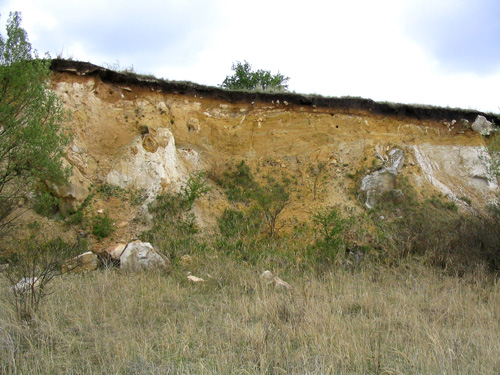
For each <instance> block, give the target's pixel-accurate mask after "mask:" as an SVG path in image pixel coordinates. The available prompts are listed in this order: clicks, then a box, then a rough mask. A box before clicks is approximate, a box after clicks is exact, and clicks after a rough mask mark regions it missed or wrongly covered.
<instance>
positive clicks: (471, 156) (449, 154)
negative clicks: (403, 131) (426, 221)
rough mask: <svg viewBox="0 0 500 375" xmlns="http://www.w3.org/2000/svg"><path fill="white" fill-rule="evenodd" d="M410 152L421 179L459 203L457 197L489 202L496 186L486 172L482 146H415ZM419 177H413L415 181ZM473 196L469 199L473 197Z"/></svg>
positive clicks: (486, 158) (487, 158)
mask: <svg viewBox="0 0 500 375" xmlns="http://www.w3.org/2000/svg"><path fill="white" fill-rule="evenodd" d="M413 152H414V156H415V159H416V162H417V164H418V166H419V167H420V170H421V175H422V177H423V179H425V180H426V181H428V182H429V183H430V184H431V185H433V186H434V187H435V188H436V189H438V190H439V191H440V192H441V193H442V194H443V195H445V196H447V197H448V198H449V199H451V200H453V201H456V203H457V204H459V205H461V204H463V202H462V201H461V200H460V199H459V197H468V198H474V199H475V200H476V201H477V203H479V204H485V203H492V202H493V198H494V196H495V195H494V192H495V191H497V189H498V186H497V184H496V182H495V180H494V179H493V178H492V176H490V174H489V173H488V168H487V164H488V160H489V155H488V153H487V150H486V148H485V147H484V146H445V145H443V146H436V145H431V144H423V145H419V146H417V145H415V146H413ZM422 177H420V176H418V177H416V179H417V182H419V181H420V179H422ZM474 199H473V200H474Z"/></svg>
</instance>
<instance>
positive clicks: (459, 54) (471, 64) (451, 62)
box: [403, 0, 500, 75]
mask: <svg viewBox="0 0 500 375" xmlns="http://www.w3.org/2000/svg"><path fill="white" fill-rule="evenodd" d="M403 29H404V30H405V31H406V33H407V35H408V36H409V37H410V38H411V39H413V40H414V41H416V42H417V43H419V44H420V45H421V46H423V47H424V48H425V49H426V51H427V52H428V53H430V54H431V55H432V56H434V57H435V58H436V59H438V61H439V63H440V65H441V66H442V68H443V69H444V70H448V71H454V72H475V73H478V74H483V75H484V74H487V73H495V72H498V71H500V2H498V0H441V1H436V0H418V1H413V2H411V3H410V4H409V5H408V7H407V9H406V14H405V17H404V24H403Z"/></svg>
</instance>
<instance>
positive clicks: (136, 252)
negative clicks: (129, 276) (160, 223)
mask: <svg viewBox="0 0 500 375" xmlns="http://www.w3.org/2000/svg"><path fill="white" fill-rule="evenodd" d="M120 268H121V269H124V270H129V271H141V270H152V269H163V270H169V269H170V260H169V259H168V258H167V257H166V256H165V255H163V254H160V253H158V252H157V251H156V250H155V249H154V248H153V246H152V245H151V244H150V243H149V242H131V243H129V244H128V245H127V247H126V248H125V249H124V250H123V252H122V255H121V256H120Z"/></svg>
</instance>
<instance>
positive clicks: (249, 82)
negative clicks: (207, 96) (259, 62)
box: [221, 61, 290, 91]
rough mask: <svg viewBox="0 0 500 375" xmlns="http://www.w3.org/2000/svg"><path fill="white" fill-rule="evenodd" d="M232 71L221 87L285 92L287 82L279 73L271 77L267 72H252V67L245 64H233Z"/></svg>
mask: <svg viewBox="0 0 500 375" xmlns="http://www.w3.org/2000/svg"><path fill="white" fill-rule="evenodd" d="M231 69H232V70H233V71H234V74H233V75H232V76H227V77H226V78H225V79H224V81H223V82H222V85H221V87H223V88H225V89H230V90H276V91H286V89H287V88H288V84H287V82H288V80H289V79H290V78H288V77H285V76H284V75H283V74H281V73H279V72H278V73H277V74H275V75H272V74H271V72H270V71H269V70H262V69H259V70H256V71H252V66H251V65H250V64H249V63H248V62H247V61H245V62H243V63H241V62H239V61H237V62H236V63H233V66H232V68H231Z"/></svg>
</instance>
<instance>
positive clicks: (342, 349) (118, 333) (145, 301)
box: [0, 252, 500, 374]
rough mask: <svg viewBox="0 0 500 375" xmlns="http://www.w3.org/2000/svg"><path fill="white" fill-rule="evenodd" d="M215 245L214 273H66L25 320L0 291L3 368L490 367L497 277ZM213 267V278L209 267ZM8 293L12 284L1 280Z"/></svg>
mask: <svg viewBox="0 0 500 375" xmlns="http://www.w3.org/2000/svg"><path fill="white" fill-rule="evenodd" d="M264 266H265V264H264V263H263V264H257V265H255V266H249V265H247V264H245V263H244V262H241V261H236V260H234V259H232V258H230V257H227V256H224V255H221V254H216V253H215V252H208V253H205V254H201V253H200V254H199V255H198V256H196V257H195V262H194V264H193V265H192V266H190V267H189V268H188V269H190V270H191V271H192V272H193V273H194V274H196V275H199V276H203V277H205V278H206V279H207V281H206V282H205V283H202V284H192V283H189V282H188V281H187V280H186V276H185V272H186V270H187V269H182V268H181V267H180V266H179V267H177V268H175V269H174V272H173V273H172V274H170V275H166V274H159V273H142V274H127V273H122V272H119V271H117V270H101V271H98V272H95V273H92V274H88V275H83V276H81V275H72V276H68V277H65V278H61V279H58V280H57V281H56V282H55V284H54V285H53V289H52V291H53V293H52V294H51V295H50V296H48V297H47V300H46V303H44V304H43V308H42V310H41V311H40V312H39V318H38V319H36V320H35V322H34V323H33V324H32V325H30V326H28V325H22V324H20V323H19V322H17V321H16V320H15V318H14V312H13V311H12V309H11V307H10V306H9V305H7V304H6V303H5V302H3V301H5V299H4V298H2V299H1V300H0V301H2V302H1V303H2V305H1V306H0V369H1V371H0V372H2V373H7V374H8V373H16V372H15V371H17V373H30V374H47V373H52V374H70V373H74V374H76V373H77V374H177V373H182V374H238V373H239V374H367V373H386V374H445V373H454V374H478V373H481V374H495V373H498V372H499V371H500V360H499V358H498V353H499V352H500V326H499V325H498V320H499V319H500V286H499V284H498V283H494V282H491V280H489V277H488V276H486V274H483V273H481V272H480V271H478V273H477V274H475V275H471V276H470V277H469V278H467V279H464V278H462V279H460V278H457V277H454V276H449V275H445V274H444V273H442V272H441V271H437V270H435V269H430V268H426V267H424V266H421V265H420V264H418V263H416V262H412V261H408V260H407V261H404V262H403V263H402V264H400V265H399V266H397V267H391V268H384V267H381V266H378V265H376V264H374V263H371V262H366V263H364V265H362V267H361V268H358V269H354V270H353V269H350V268H348V267H336V268H335V269H334V270H332V271H331V272H328V273H323V274H321V275H318V274H315V273H310V272H307V271H306V272H304V271H301V270H293V269H291V270H288V271H286V272H285V271H284V270H283V271H282V274H280V276H282V277H283V278H285V279H286V280H287V281H289V282H290V283H291V284H292V285H293V290H292V291H291V292H277V291H274V290H273V288H272V287H270V286H268V285H262V283H261V282H260V280H259V277H258V275H259V273H260V272H262V271H263V267H264ZM207 274H210V275H211V278H209V277H208V276H206V275H207ZM2 291H3V292H2V293H5V288H3V285H2Z"/></svg>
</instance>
